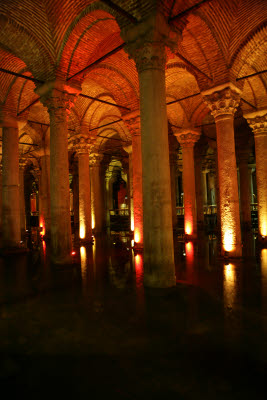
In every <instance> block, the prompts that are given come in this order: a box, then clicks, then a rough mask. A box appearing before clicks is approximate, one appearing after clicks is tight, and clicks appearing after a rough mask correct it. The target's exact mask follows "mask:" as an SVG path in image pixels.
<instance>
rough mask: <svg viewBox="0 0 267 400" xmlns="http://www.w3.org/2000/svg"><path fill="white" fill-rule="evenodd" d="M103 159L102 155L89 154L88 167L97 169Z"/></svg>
mask: <svg viewBox="0 0 267 400" xmlns="http://www.w3.org/2000/svg"><path fill="white" fill-rule="evenodd" d="M103 157H104V156H103V154H99V153H91V154H90V156H89V162H90V167H99V166H100V163H101V161H102V160H103Z"/></svg>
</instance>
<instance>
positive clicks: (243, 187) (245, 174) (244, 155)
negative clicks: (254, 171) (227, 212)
mask: <svg viewBox="0 0 267 400" xmlns="http://www.w3.org/2000/svg"><path fill="white" fill-rule="evenodd" d="M248 159H249V151H248V150H243V151H240V150H239V152H238V161H239V163H238V164H239V182H240V216H241V226H242V228H243V229H246V230H247V229H251V211H250V199H251V193H250V180H249V170H248Z"/></svg>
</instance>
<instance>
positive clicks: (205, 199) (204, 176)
mask: <svg viewBox="0 0 267 400" xmlns="http://www.w3.org/2000/svg"><path fill="white" fill-rule="evenodd" d="M207 172H208V171H207V170H206V169H203V170H202V188H203V203H204V206H207V205H208V191H207Z"/></svg>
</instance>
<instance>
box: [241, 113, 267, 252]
mask: <svg viewBox="0 0 267 400" xmlns="http://www.w3.org/2000/svg"><path fill="white" fill-rule="evenodd" d="M245 118H246V119H247V121H248V124H249V126H250V127H251V128H252V130H253V133H254V139H255V153H256V180H257V198H258V235H259V238H260V240H261V241H262V242H264V244H266V243H267V165H266V164H267V110H266V109H265V110H259V111H256V112H254V113H251V114H248V115H245Z"/></svg>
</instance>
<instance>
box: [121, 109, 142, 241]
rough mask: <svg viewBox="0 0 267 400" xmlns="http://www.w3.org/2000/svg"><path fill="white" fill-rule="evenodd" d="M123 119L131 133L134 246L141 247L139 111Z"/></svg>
mask: <svg viewBox="0 0 267 400" xmlns="http://www.w3.org/2000/svg"><path fill="white" fill-rule="evenodd" d="M124 121H125V123H126V125H127V127H128V129H129V132H130V133H131V135H132V176H133V208H134V247H135V248H136V249H142V248H143V241H144V240H143V188H142V150H141V126H140V113H139V112H133V113H131V114H127V115H126V116H124Z"/></svg>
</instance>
